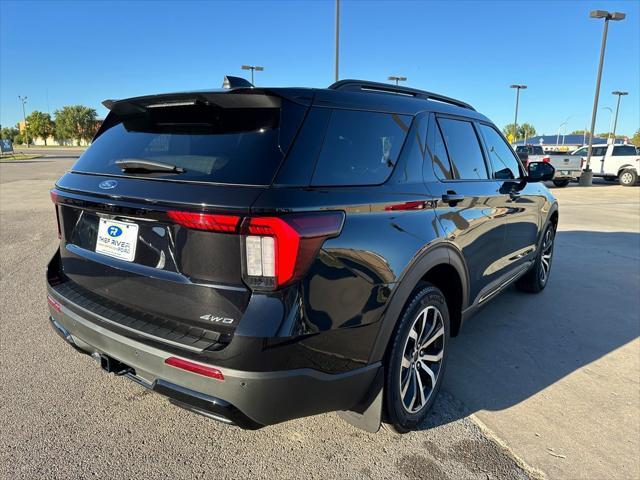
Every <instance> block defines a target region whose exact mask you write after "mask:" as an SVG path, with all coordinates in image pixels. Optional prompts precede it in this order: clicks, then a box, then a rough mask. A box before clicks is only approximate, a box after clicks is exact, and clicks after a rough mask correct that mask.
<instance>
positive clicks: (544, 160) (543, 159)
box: [542, 156, 551, 163]
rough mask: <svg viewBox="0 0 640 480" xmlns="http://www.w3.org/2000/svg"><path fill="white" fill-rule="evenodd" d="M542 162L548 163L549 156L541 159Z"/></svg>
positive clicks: (549, 160)
mask: <svg viewBox="0 0 640 480" xmlns="http://www.w3.org/2000/svg"><path fill="white" fill-rule="evenodd" d="M542 161H543V162H544V163H550V162H551V157H549V156H546V157H542Z"/></svg>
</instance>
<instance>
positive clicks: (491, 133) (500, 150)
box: [480, 125, 520, 180]
mask: <svg viewBox="0 0 640 480" xmlns="http://www.w3.org/2000/svg"><path fill="white" fill-rule="evenodd" d="M480 131H481V132H482V136H483V137H484V142H485V145H486V146H487V151H488V152H489V160H490V161H491V166H492V167H493V178H495V179H496V180H513V179H516V178H520V167H519V165H518V160H517V159H516V157H515V156H514V155H513V153H512V152H511V149H510V148H509V145H507V142H505V141H504V140H503V139H502V137H501V136H500V134H499V133H498V132H496V130H495V129H494V128H493V127H490V126H489V125H480Z"/></svg>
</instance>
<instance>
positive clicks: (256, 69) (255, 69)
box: [240, 65, 264, 87]
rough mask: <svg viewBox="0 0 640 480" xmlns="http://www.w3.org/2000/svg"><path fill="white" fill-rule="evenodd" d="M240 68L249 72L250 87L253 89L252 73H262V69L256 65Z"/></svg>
mask: <svg viewBox="0 0 640 480" xmlns="http://www.w3.org/2000/svg"><path fill="white" fill-rule="evenodd" d="M240 68H242V70H251V85H253V86H254V87H255V86H256V84H255V83H253V72H254V71H256V72H262V71H264V67H260V66H258V65H242V66H241V67H240Z"/></svg>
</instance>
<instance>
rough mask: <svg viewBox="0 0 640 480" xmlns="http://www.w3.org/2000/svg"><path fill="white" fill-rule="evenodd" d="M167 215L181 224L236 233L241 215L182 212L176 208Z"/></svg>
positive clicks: (211, 230)
mask: <svg viewBox="0 0 640 480" xmlns="http://www.w3.org/2000/svg"><path fill="white" fill-rule="evenodd" d="M167 215H168V216H169V218H170V219H171V220H173V221H174V222H176V223H177V224H179V225H182V226H184V227H187V228H193V229H196V230H206V231H209V232H222V233H235V232H236V231H237V229H238V224H239V223H240V217H238V216H236V215H217V214H211V213H197V212H180V211H176V210H170V211H169V212H167Z"/></svg>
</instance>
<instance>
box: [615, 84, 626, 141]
mask: <svg viewBox="0 0 640 480" xmlns="http://www.w3.org/2000/svg"><path fill="white" fill-rule="evenodd" d="M611 93H612V94H613V95H617V96H618V104H617V105H616V119H615V120H614V122H613V143H614V145H615V143H616V128H617V127H618V112H619V111H620V97H622V96H623V95H629V92H621V91H619V90H616V91H615V92H611Z"/></svg>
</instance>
